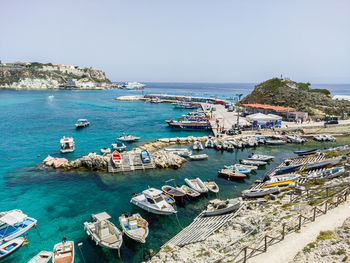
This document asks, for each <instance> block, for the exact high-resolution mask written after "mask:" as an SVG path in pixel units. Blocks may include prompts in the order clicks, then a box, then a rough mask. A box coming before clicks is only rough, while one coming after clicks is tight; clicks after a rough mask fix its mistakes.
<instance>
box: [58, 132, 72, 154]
mask: <svg viewBox="0 0 350 263" xmlns="http://www.w3.org/2000/svg"><path fill="white" fill-rule="evenodd" d="M60 144H61V148H60V151H61V153H71V152H74V149H75V145H74V139H73V137H65V136H63V138H61V139H60Z"/></svg>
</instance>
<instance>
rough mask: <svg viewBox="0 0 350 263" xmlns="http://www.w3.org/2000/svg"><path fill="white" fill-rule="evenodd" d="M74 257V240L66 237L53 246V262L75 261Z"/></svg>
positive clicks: (69, 262) (68, 262)
mask: <svg viewBox="0 0 350 263" xmlns="http://www.w3.org/2000/svg"><path fill="white" fill-rule="evenodd" d="M74 257H75V252H74V242H73V241H67V240H66V237H63V240H62V242H60V243H57V244H56V245H55V246H54V248H53V257H52V263H73V262H74Z"/></svg>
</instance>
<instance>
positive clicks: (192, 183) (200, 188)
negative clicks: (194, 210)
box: [185, 177, 208, 194]
mask: <svg viewBox="0 0 350 263" xmlns="http://www.w3.org/2000/svg"><path fill="white" fill-rule="evenodd" d="M185 182H186V184H187V185H188V186H189V187H191V188H192V189H194V190H195V191H197V192H198V193H201V194H203V193H208V188H207V187H206V186H205V184H204V183H203V181H202V180H201V179H200V178H198V177H197V178H196V179H191V180H190V179H187V178H185Z"/></svg>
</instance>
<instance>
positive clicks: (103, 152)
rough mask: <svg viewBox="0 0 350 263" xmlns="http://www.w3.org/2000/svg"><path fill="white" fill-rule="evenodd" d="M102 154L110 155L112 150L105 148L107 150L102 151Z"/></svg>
mask: <svg viewBox="0 0 350 263" xmlns="http://www.w3.org/2000/svg"><path fill="white" fill-rule="evenodd" d="M101 153H102V154H109V153H111V149H110V148H106V147H105V148H103V149H101Z"/></svg>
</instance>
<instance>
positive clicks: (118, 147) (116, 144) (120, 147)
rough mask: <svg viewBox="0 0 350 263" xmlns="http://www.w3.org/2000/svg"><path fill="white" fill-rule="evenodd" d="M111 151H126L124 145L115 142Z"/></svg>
mask: <svg viewBox="0 0 350 263" xmlns="http://www.w3.org/2000/svg"><path fill="white" fill-rule="evenodd" d="M112 148H113V150H117V151H119V152H121V151H124V150H125V149H126V146H125V144H124V143H122V142H119V141H116V142H115V143H112Z"/></svg>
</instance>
